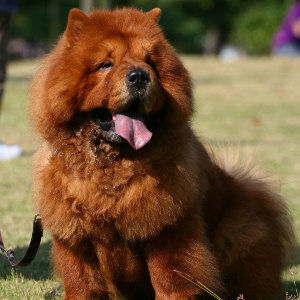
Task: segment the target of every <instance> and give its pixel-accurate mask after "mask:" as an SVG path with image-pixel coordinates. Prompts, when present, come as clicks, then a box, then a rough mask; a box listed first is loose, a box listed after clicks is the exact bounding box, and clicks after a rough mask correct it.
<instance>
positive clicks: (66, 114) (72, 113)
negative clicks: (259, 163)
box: [31, 8, 193, 149]
mask: <svg viewBox="0 0 300 300" xmlns="http://www.w3.org/2000/svg"><path fill="white" fill-rule="evenodd" d="M159 17H160V9H158V8H156V9H153V10H151V11H149V12H147V13H144V12H142V11H139V10H135V9H121V10H118V9H117V10H115V11H93V12H92V13H90V14H88V15H86V14H84V13H83V12H81V11H80V10H78V9H73V10H71V12H70V15H69V19H68V25H67V29H66V31H65V33H64V35H63V36H62V37H61V39H60V40H59V42H58V45H57V46H56V47H55V49H54V50H53V51H52V53H50V54H49V56H48V57H47V58H46V59H45V62H44V64H43V66H42V68H41V69H40V71H39V72H38V73H37V75H36V76H35V80H34V81H33V85H32V97H31V98H32V105H31V111H32V116H33V119H34V121H35V124H36V128H37V130H38V131H39V132H41V133H42V134H43V136H44V138H45V139H48V140H51V139H55V138H56V137H57V135H58V133H59V131H61V130H68V129H70V128H72V127H73V126H74V120H76V119H78V120H82V119H83V118H84V117H83V116H86V118H88V119H89V121H90V122H93V123H94V124H96V125H97V128H98V130H99V131H100V132H101V133H102V137H103V139H105V140H106V141H107V142H109V143H129V144H130V145H131V146H132V147H133V148H134V149H140V148H141V147H143V146H144V145H145V144H147V143H148V142H149V141H151V138H152V135H155V130H156V128H157V126H156V125H157V124H155V123H156V122H157V120H158V116H159V118H160V123H161V124H162V125H161V126H166V125H172V126H178V125H180V124H181V123H182V122H184V121H186V120H187V119H188V118H189V116H190V115H191V113H192V109H193V107H192V93H191V82H190V79H189V76H188V74H187V71H186V70H185V68H184V67H183V65H182V64H181V62H180V60H179V59H178V58H177V56H176V54H175V52H174V50H173V48H172V47H171V46H170V44H169V43H168V42H167V41H166V40H165V38H164V36H163V34H162V32H161V29H160V27H159V26H158V25H157V22H158V19H159ZM75 123H76V122H75ZM77 123H78V122H77ZM150 130H151V131H153V132H151V131H150Z"/></svg>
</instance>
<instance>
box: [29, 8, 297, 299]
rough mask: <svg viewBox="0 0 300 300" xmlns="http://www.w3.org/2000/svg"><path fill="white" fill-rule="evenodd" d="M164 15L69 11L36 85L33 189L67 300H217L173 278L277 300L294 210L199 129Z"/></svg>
mask: <svg viewBox="0 0 300 300" xmlns="http://www.w3.org/2000/svg"><path fill="white" fill-rule="evenodd" d="M160 13H161V11H160V9H158V8H155V9H153V10H151V11H149V12H146V13H145V12H143V11H141V10H136V9H132V8H124V9H116V10H114V11H100V10H95V11H93V12H91V13H89V14H84V13H83V12H81V11H80V10H78V9H73V10H71V12H70V14H69V19H68V24H67V28H66V31H65V32H64V34H63V35H62V36H61V38H60V39H59V41H58V43H57V45H56V46H55V48H54V49H53V51H52V52H51V53H50V54H49V55H48V56H47V57H46V58H45V59H44V61H43V63H42V66H41V67H40V69H39V71H38V72H37V74H36V76H35V78H34V80H33V83H32V87H31V107H30V111H31V116H32V120H33V125H34V128H35V130H36V131H37V132H38V133H40V135H41V137H42V140H43V142H42V144H41V146H40V148H39V150H38V151H37V153H36V155H35V163H34V171H33V176H34V183H33V191H34V198H35V202H36V206H37V209H38V210H40V212H41V216H42V223H43V226H44V228H46V229H48V230H49V231H50V232H51V234H52V237H53V249H52V260H53V265H54V270H55V271H56V272H57V273H58V274H59V275H60V276H61V277H62V280H63V285H64V290H65V297H64V299H70V300H71V299H72V300H74V299H120V298H121V297H126V299H139V300H141V299H156V300H175V299H176V300H188V299H204V298H205V297H206V296H207V294H206V293H205V292H204V291H203V290H202V289H199V288H198V287H196V286H195V285H193V284H192V283H190V282H188V281H187V280H185V279H184V278H182V277H181V276H179V275H178V273H176V272H174V270H178V271H180V272H183V273H184V274H187V275H188V276H191V277H192V278H195V279H196V280H198V281H199V282H201V283H202V284H204V285H205V286H206V287H207V288H209V289H210V290H212V291H213V292H214V293H216V294H218V295H219V296H221V297H224V298H227V299H235V298H236V297H237V296H238V295H239V294H244V297H245V298H246V299H248V300H252V299H257V300H258V299H261V300H262V299H275V298H276V297H278V296H280V295H281V292H282V285H281V271H282V269H283V266H284V260H285V256H286V253H287V250H288V249H289V248H291V247H292V245H293V241H294V236H293V229H292V222H291V219H290V216H289V213H288V210H287V206H286V204H285V202H284V200H283V199H282V198H281V197H280V195H279V194H277V193H276V192H274V190H273V189H272V185H271V183H270V182H269V181H267V180H266V179H265V178H264V175H262V174H261V173H260V172H259V171H257V169H256V168H254V167H253V166H251V165H249V164H247V163H246V164H242V165H241V166H240V167H237V166H235V165H234V164H233V163H232V162H230V160H229V159H228V157H226V155H224V157H222V158H221V159H219V160H218V159H215V158H214V157H213V155H211V154H208V151H207V150H206V149H205V147H204V146H203V145H202V144H201V142H200V141H199V139H198V138H197V137H196V136H195V134H194V133H193V131H192V130H191V127H190V118H191V115H192V113H193V95H192V84H191V79H190V77H189V74H188V72H187V70H186V69H185V68H184V66H183V64H182V63H181V62H180V60H179V58H178V57H177V55H176V54H175V51H174V49H173V48H172V46H171V45H170V44H169V43H168V42H167V40H166V39H165V38H164V35H163V33H162V30H161V28H160V27H159V26H158V25H157V22H158V20H159V17H160ZM203 101H204V100H203Z"/></svg>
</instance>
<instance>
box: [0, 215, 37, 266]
mask: <svg viewBox="0 0 300 300" xmlns="http://www.w3.org/2000/svg"><path fill="white" fill-rule="evenodd" d="M42 236H43V227H42V223H41V215H40V213H37V214H35V216H34V219H33V230H32V236H31V241H30V244H29V246H28V249H27V251H26V253H25V255H24V257H23V258H22V259H21V260H20V261H19V260H17V259H16V258H15V252H14V250H13V249H8V250H6V249H5V247H4V243H3V239H2V236H1V231H0V249H1V251H2V252H3V253H4V254H5V255H6V257H7V259H8V261H9V262H10V264H11V265H12V266H13V267H16V266H18V267H26V266H28V265H30V263H31V262H32V261H33V259H34V257H35V255H36V253H37V252H38V249H39V246H40V243H41V238H42Z"/></svg>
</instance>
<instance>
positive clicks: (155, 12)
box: [147, 7, 161, 23]
mask: <svg viewBox="0 0 300 300" xmlns="http://www.w3.org/2000/svg"><path fill="white" fill-rule="evenodd" d="M160 15H161V9H160V8H158V7H156V8H153V9H152V10H150V11H148V12H147V16H149V17H150V18H151V19H153V20H154V21H155V22H156V23H158V21H159V19H160Z"/></svg>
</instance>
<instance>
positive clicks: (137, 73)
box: [126, 69, 150, 89]
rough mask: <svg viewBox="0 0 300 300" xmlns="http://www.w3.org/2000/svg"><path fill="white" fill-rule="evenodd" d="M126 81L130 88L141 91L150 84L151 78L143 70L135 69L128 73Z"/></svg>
mask: <svg viewBox="0 0 300 300" xmlns="http://www.w3.org/2000/svg"><path fill="white" fill-rule="evenodd" d="M126 81H127V84H128V85H129V86H131V87H135V88H138V89H140V88H143V87H145V86H146V84H147V83H148V82H150V77H149V75H148V73H147V72H146V71H144V70H142V69H133V70H131V71H129V72H128V73H127V75H126Z"/></svg>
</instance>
